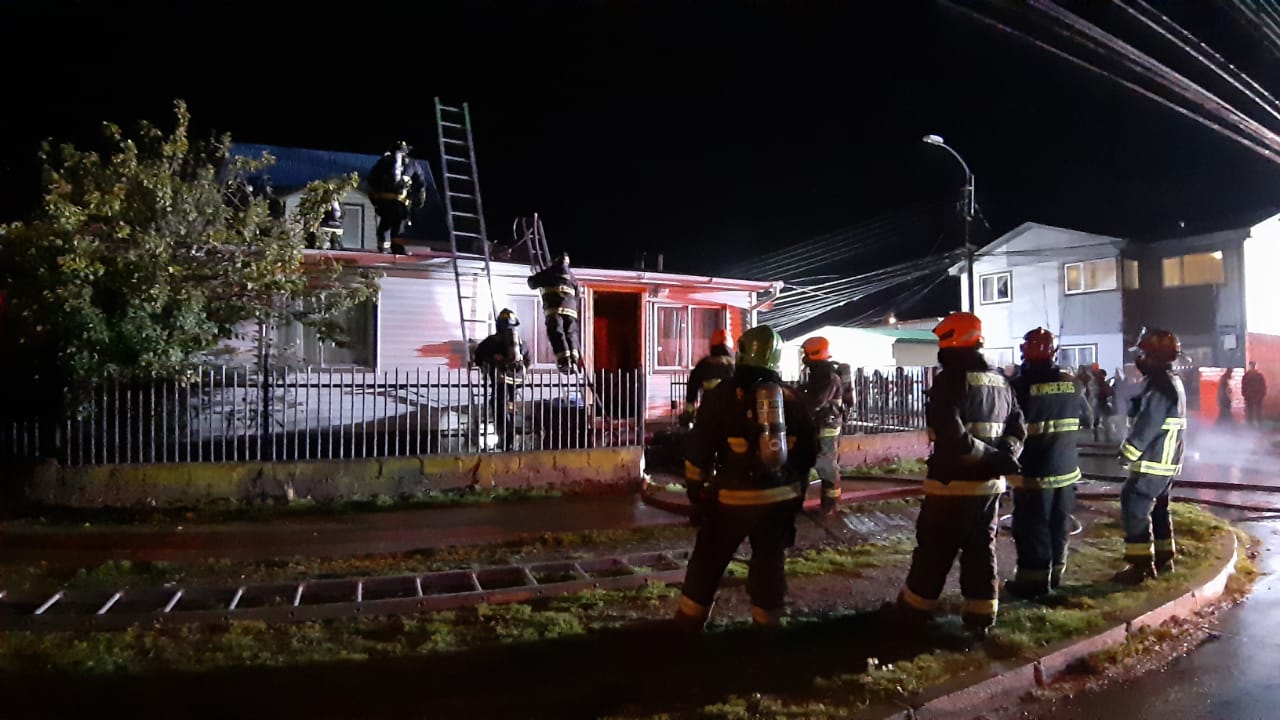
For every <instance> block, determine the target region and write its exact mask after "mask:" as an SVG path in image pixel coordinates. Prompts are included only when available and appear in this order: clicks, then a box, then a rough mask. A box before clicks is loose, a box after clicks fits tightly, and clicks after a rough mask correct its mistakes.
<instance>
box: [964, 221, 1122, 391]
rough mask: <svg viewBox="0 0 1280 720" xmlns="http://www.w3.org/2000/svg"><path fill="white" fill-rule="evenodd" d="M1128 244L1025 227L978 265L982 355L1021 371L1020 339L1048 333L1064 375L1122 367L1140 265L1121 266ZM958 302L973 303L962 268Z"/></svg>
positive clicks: (989, 249) (984, 253) (987, 251)
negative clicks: (1068, 370)
mask: <svg viewBox="0 0 1280 720" xmlns="http://www.w3.org/2000/svg"><path fill="white" fill-rule="evenodd" d="M1124 247H1125V241H1124V240H1122V239H1120V238H1115V237H1110V236H1107V235H1094V234H1091V233H1085V232H1080V231H1077V230H1068V229H1066V228H1059V227H1053V226H1050V225H1042V224H1040V223H1033V222H1027V223H1023V224H1022V225H1020V226H1019V227H1017V228H1016V229H1014V230H1012V231H1010V232H1008V233H1006V234H1005V235H1003V236H1001V237H1000V238H998V239H997V240H995V241H994V242H992V243H991V244H989V245H987V246H986V247H984V248H982V249H981V250H980V251H978V252H977V254H976V255H975V257H974V276H975V278H976V284H977V291H976V293H975V300H976V301H977V308H976V310H975V313H976V314H977V315H978V317H980V318H981V319H982V330H983V334H984V336H985V338H986V350H985V351H984V354H985V355H986V356H987V361H988V362H990V363H991V364H992V365H993V366H996V367H1001V366H1006V365H1011V364H1016V363H1018V362H1019V361H1020V360H1021V358H1020V357H1019V355H1018V346H1019V345H1021V343H1022V336H1023V335H1025V334H1026V333H1027V331H1028V330H1031V329H1033V328H1036V327H1044V328H1047V329H1049V330H1050V331H1052V332H1053V333H1054V335H1056V336H1058V338H1059V347H1060V349H1059V351H1058V362H1059V363H1060V364H1062V365H1063V366H1064V367H1073V368H1074V367H1078V366H1080V365H1086V366H1087V365H1091V364H1093V363H1095V362H1096V363H1098V364H1099V365H1100V366H1102V367H1104V368H1107V369H1109V370H1110V369H1112V368H1119V367H1121V366H1122V365H1123V364H1124V350H1125V347H1126V343H1125V338H1124V313H1123V301H1122V288H1123V287H1128V286H1129V285H1130V284H1131V283H1134V284H1136V282H1137V262H1136V261H1133V260H1123V259H1122V258H1121V251H1122V250H1123V249H1124ZM951 272H952V273H953V274H956V275H959V276H960V294H961V297H968V278H967V277H966V275H965V272H964V266H963V264H961V265H957V266H954V267H953V268H952V269H951Z"/></svg>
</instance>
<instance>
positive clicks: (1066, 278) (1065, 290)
mask: <svg viewBox="0 0 1280 720" xmlns="http://www.w3.org/2000/svg"><path fill="white" fill-rule="evenodd" d="M1117 260H1118V258H1094V259H1092V260H1077V261H1075V262H1069V263H1063V264H1062V294H1063V295H1087V294H1089V293H1097V292H1113V291H1116V290H1119V289H1120V287H1121V285H1122V280H1123V279H1122V277H1121V273H1122V272H1123V269H1122V268H1121V267H1120V266H1119V263H1118V262H1117ZM1108 262H1109V263H1111V269H1112V271H1113V275H1112V277H1113V278H1114V279H1115V286H1114V287H1109V288H1108V287H1100V288H1090V287H1088V282H1087V280H1086V278H1088V277H1089V274H1088V272H1087V271H1086V267H1087V266H1088V265H1091V264H1094V263H1108ZM1073 266H1075V267H1078V268H1080V289H1079V290H1072V289H1071V285H1070V275H1069V274H1068V272H1067V269H1068V268H1070V267H1073Z"/></svg>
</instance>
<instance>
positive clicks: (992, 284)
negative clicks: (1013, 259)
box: [978, 272, 1013, 305]
mask: <svg viewBox="0 0 1280 720" xmlns="http://www.w3.org/2000/svg"><path fill="white" fill-rule="evenodd" d="M978 282H979V285H980V289H981V293H980V294H979V298H978V302H980V303H982V304H983V305H990V304H991V303H1002V302H1009V301H1010V300H1012V299H1013V276H1012V274H1011V273H1009V272H1000V273H992V274H991V275H983V276H982V277H981V278H979V279H978Z"/></svg>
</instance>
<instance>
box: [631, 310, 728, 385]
mask: <svg viewBox="0 0 1280 720" xmlns="http://www.w3.org/2000/svg"><path fill="white" fill-rule="evenodd" d="M670 309H677V310H681V311H682V314H683V319H684V333H683V337H681V338H680V343H681V348H680V349H681V352H683V353H684V357H683V362H684V363H685V364H684V365H661V364H659V362H658V359H659V350H658V341H659V339H660V338H661V336H662V335H661V318H662V311H663V310H670ZM694 310H712V311H715V312H716V313H718V314H719V317H720V324H721V325H722V326H723V328H728V327H729V308H728V306H726V305H681V304H678V303H655V304H654V305H653V329H652V331H651V333H650V337H651V338H653V342H652V344H651V346H650V347H651V350H650V353H651V357H652V367H653V369H654V370H664V371H672V370H684V371H688V370H692V369H693V366H694V365H695V364H697V362H698V361H699V360H701V359H702V358H701V356H698V357H694V348H693V311H694Z"/></svg>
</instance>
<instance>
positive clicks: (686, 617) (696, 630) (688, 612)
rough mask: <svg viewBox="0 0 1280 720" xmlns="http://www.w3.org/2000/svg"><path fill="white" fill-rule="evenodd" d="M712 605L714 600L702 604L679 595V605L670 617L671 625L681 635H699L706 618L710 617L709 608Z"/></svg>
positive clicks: (705, 623)
mask: <svg viewBox="0 0 1280 720" xmlns="http://www.w3.org/2000/svg"><path fill="white" fill-rule="evenodd" d="M714 606H715V603H714V602H712V603H711V605H707V606H703V605H700V604H698V603H696V602H694V601H693V600H690V599H689V598H687V597H685V596H683V595H681V596H680V606H679V607H678V608H677V609H676V614H675V617H674V618H672V625H673V626H674V627H675V629H676V631H677V632H679V633H680V634H682V635H691V636H692V635H699V634H701V633H702V630H703V628H705V627H706V626H707V619H708V618H710V617H711V608H712V607H714Z"/></svg>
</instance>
